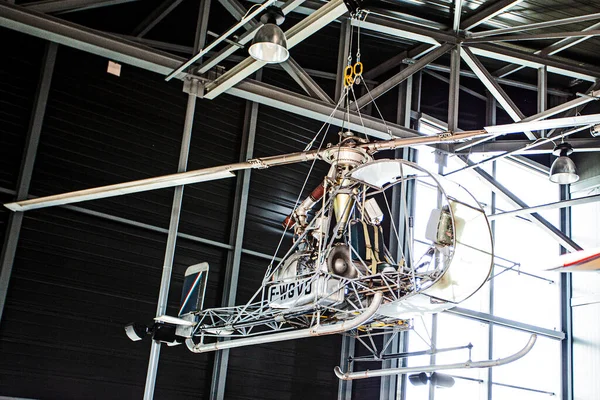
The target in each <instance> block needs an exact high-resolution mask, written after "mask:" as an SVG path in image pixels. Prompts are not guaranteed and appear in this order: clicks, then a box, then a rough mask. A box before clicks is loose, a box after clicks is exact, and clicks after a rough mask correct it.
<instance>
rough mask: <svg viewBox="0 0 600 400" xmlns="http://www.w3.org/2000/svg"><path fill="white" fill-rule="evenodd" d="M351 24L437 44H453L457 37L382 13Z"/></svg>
mask: <svg viewBox="0 0 600 400" xmlns="http://www.w3.org/2000/svg"><path fill="white" fill-rule="evenodd" d="M352 25H354V26H356V27H358V26H360V28H361V29H367V30H372V31H376V32H380V33H383V34H386V35H390V36H395V37H401V38H404V39H409V40H414V41H416V42H421V43H429V44H433V45H438V46H439V45H440V44H441V43H440V42H442V43H443V42H446V43H453V44H456V43H457V42H458V38H457V37H456V36H455V35H454V34H452V33H448V32H444V31H441V30H436V29H432V28H426V27H423V26H420V25H413V24H410V23H406V22H402V21H398V20H396V19H393V18H392V17H385V16H382V15H369V16H368V17H367V19H366V20H364V21H362V20H361V21H357V20H352Z"/></svg>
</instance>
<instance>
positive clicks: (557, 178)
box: [550, 156, 579, 185]
mask: <svg viewBox="0 0 600 400" xmlns="http://www.w3.org/2000/svg"><path fill="white" fill-rule="evenodd" d="M578 180H579V175H577V169H576V168H575V163H574V162H573V160H571V159H570V158H569V157H568V156H560V157H558V158H557V159H556V160H554V162H553V163H552V167H550V181H552V182H554V183H559V184H561V185H567V184H569V183H574V182H577V181H578Z"/></svg>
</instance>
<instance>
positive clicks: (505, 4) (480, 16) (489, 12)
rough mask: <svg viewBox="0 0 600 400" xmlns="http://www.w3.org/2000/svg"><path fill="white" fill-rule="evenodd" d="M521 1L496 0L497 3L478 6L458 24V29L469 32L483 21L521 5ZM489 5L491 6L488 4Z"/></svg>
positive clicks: (488, 2)
mask: <svg viewBox="0 0 600 400" xmlns="http://www.w3.org/2000/svg"><path fill="white" fill-rule="evenodd" d="M522 1H523V0H497V1H493V2H490V1H487V2H485V3H484V4H483V5H481V6H479V8H477V9H476V10H475V12H474V14H473V15H471V16H469V17H467V18H465V20H464V21H463V22H462V23H461V24H460V29H463V30H470V29H472V28H474V27H476V26H477V25H480V24H482V23H484V22H485V21H487V20H489V19H492V18H494V17H496V16H497V15H500V14H502V13H504V12H506V11H507V10H509V9H511V8H512V7H514V6H516V5H517V4H519V3H521V2H522ZM490 3H491V4H490Z"/></svg>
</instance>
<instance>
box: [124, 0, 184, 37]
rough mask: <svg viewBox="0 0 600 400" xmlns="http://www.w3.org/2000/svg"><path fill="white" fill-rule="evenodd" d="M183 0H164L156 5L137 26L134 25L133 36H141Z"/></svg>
mask: <svg viewBox="0 0 600 400" xmlns="http://www.w3.org/2000/svg"><path fill="white" fill-rule="evenodd" d="M182 1H183V0H164V1H163V2H162V3H161V4H160V5H159V6H158V7H156V8H155V9H154V10H153V11H152V12H151V13H150V14H149V15H148V16H147V17H146V18H144V20H143V21H142V22H140V23H139V25H138V26H136V27H135V29H134V30H133V32H132V33H131V34H132V35H133V36H137V37H142V36H144V35H145V34H147V33H148V32H150V30H151V29H152V28H154V27H155V26H156V25H157V24H158V23H159V22H160V21H162V20H163V19H164V18H165V17H166V16H167V15H169V14H170V13H171V11H173V10H174V9H175V8H176V7H177V6H178V5H179V4H181V2H182Z"/></svg>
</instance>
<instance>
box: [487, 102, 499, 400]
mask: <svg viewBox="0 0 600 400" xmlns="http://www.w3.org/2000/svg"><path fill="white" fill-rule="evenodd" d="M496 111H497V107H496V98H495V97H494V96H492V94H491V93H490V92H487V102H486V118H485V124H486V126H493V125H496ZM492 177H493V178H494V179H496V161H494V162H492ZM491 211H492V214H495V213H496V192H494V191H492V210H491ZM491 230H492V238H493V239H492V240H495V239H496V221H495V220H492V222H491ZM494 269H495V266H493V265H492V274H491V276H494V273H495V272H494ZM489 285H490V294H489V303H488V304H489V310H488V312H489V313H490V314H491V315H494V280H493V279H492V280H490V283H489ZM493 358H494V324H493V323H492V322H490V323H489V324H488V359H490V360H492V359H493ZM487 374H488V377H487V382H486V391H487V398H488V400H492V387H493V385H492V382H493V378H494V376H493V368H489V369H488V371H487Z"/></svg>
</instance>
